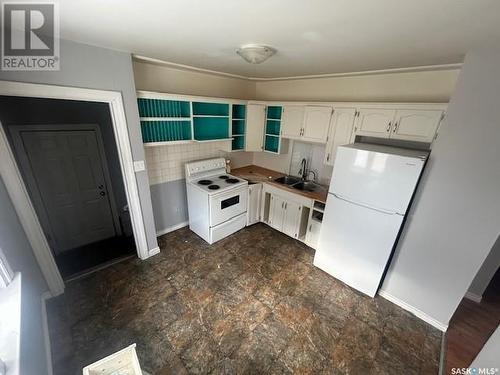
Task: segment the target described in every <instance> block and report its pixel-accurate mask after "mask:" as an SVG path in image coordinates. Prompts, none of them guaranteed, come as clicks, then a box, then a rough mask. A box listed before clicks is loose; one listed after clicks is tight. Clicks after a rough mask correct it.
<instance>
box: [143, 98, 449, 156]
mask: <svg viewBox="0 0 500 375" xmlns="http://www.w3.org/2000/svg"><path fill="white" fill-rule="evenodd" d="M137 97H138V107H139V114H140V120H141V130H142V136H143V140H144V143H145V145H146V146H161V145H170V144H177V143H191V142H212V141H228V142H231V145H232V147H231V150H232V151H251V152H268V153H272V154H283V153H287V152H288V145H289V140H299V141H302V142H311V143H319V144H325V157H324V163H325V164H326V165H333V163H334V160H335V153H336V150H337V147H338V146H340V145H342V144H347V143H352V142H354V140H355V139H356V137H357V136H360V137H372V138H378V139H391V140H397V141H410V142H421V143H427V144H430V143H432V142H433V140H434V139H435V137H436V134H437V131H438V128H439V124H440V123H441V121H442V119H443V117H444V113H445V110H446V106H447V104H435V103H428V104H425V103H356V102H277V101H272V102H268V101H255V100H250V101H247V100H238V99H226V98H212V97H199V96H187V95H176V94H165V93H156V92H146V91H138V93H137Z"/></svg>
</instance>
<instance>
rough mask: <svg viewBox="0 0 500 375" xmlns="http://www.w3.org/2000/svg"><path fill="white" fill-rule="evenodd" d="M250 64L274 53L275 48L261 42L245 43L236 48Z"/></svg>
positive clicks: (265, 58) (257, 62)
mask: <svg viewBox="0 0 500 375" xmlns="http://www.w3.org/2000/svg"><path fill="white" fill-rule="evenodd" d="M236 53H237V54H238V55H240V56H241V57H242V58H243V59H245V61H247V62H249V63H250V64H260V63H262V62H264V61H266V60H267V59H268V58H270V57H271V56H272V55H274V54H275V53H276V49H274V48H273V47H269V46H264V45H261V44H245V45H244V46H241V47H240V48H238V49H237V50H236Z"/></svg>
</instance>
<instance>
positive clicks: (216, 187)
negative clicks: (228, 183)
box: [208, 185, 220, 190]
mask: <svg viewBox="0 0 500 375" xmlns="http://www.w3.org/2000/svg"><path fill="white" fill-rule="evenodd" d="M208 188H209V189H210V190H217V189H219V188H220V186H219V185H210V186H209V187H208Z"/></svg>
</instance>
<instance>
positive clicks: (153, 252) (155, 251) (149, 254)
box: [148, 247, 160, 258]
mask: <svg viewBox="0 0 500 375" xmlns="http://www.w3.org/2000/svg"><path fill="white" fill-rule="evenodd" d="M159 253H160V248H159V247H155V248H154V249H151V250H149V253H148V258H149V257H152V256H153V255H156V254H159Z"/></svg>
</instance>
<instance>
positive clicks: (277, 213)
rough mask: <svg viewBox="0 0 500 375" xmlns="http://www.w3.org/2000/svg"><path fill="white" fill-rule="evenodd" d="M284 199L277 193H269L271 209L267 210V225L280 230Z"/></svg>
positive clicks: (281, 228) (281, 227)
mask: <svg viewBox="0 0 500 375" xmlns="http://www.w3.org/2000/svg"><path fill="white" fill-rule="evenodd" d="M284 212H285V200H284V199H283V198H281V197H280V196H279V195H275V194H273V195H271V209H270V211H269V225H270V226H271V227H273V228H274V229H276V230H279V231H280V232H281V231H282V230H283V216H284Z"/></svg>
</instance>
